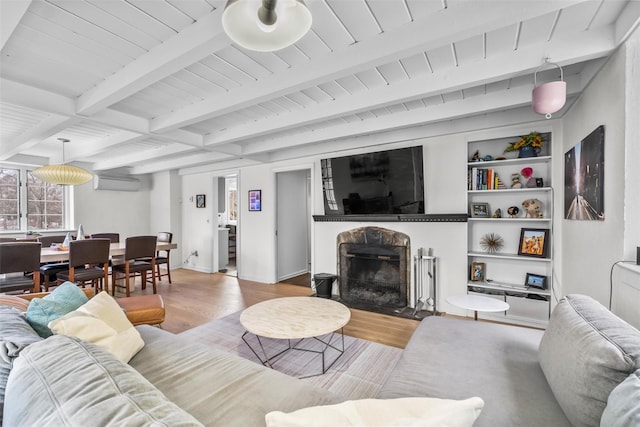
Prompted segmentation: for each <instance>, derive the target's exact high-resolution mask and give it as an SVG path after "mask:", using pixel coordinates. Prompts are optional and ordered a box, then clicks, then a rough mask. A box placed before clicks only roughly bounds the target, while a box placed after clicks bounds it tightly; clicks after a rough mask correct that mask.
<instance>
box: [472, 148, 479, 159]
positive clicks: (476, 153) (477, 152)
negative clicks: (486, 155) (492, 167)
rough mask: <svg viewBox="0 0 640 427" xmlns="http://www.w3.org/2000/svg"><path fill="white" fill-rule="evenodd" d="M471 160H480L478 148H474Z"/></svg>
mask: <svg viewBox="0 0 640 427" xmlns="http://www.w3.org/2000/svg"><path fill="white" fill-rule="evenodd" d="M471 161H472V162H479V161H480V150H476V152H475V153H473V156H472V157H471Z"/></svg>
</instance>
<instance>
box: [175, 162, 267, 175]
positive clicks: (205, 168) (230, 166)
mask: <svg viewBox="0 0 640 427" xmlns="http://www.w3.org/2000/svg"><path fill="white" fill-rule="evenodd" d="M257 163H259V162H255V161H253V160H251V159H245V158H242V159H233V160H227V161H224V162H218V163H209V164H206V165H200V166H193V167H184V168H182V169H179V170H178V174H179V175H193V174H196V173H207V172H223V173H224V172H233V171H234V170H237V169H241V168H243V167H247V166H253V165H256V164H257Z"/></svg>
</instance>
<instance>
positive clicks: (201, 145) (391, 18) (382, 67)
mask: <svg viewBox="0 0 640 427" xmlns="http://www.w3.org/2000/svg"><path fill="white" fill-rule="evenodd" d="M0 4H1V5H2V22H1V24H2V40H1V43H2V44H1V47H2V50H1V54H0V127H1V131H0V163H1V162H4V163H11V162H13V163H23V164H31V165H40V164H46V163H48V162H59V161H61V158H60V157H61V148H60V143H59V142H58V141H57V138H68V139H70V140H71V142H69V143H68V144H67V147H66V160H68V161H75V162H80V163H81V164H83V165H85V166H86V165H87V164H89V167H91V168H93V169H94V170H95V171H98V172H105V173H108V172H109V171H113V170H117V171H123V170H124V171H127V172H128V173H131V174H144V173H152V172H158V171H166V170H171V169H180V170H181V171H183V172H185V173H188V172H189V171H197V170H224V169H228V168H238V167H242V166H245V165H251V164H256V163H262V162H272V161H276V160H282V159H290V158H297V157H300V156H307V155H315V154H324V153H332V154H333V153H334V152H336V151H339V150H341V149H348V148H353V147H357V146H358V145H359V144H362V138H358V137H359V136H362V135H371V134H376V133H381V132H386V131H389V130H393V129H399V128H405V127H412V126H421V127H422V128H421V129H424V132H425V135H428V134H429V132H431V133H437V132H445V131H442V130H439V131H436V130H430V129H435V128H437V129H443V126H446V124H447V123H449V124H451V123H456V121H457V120H460V119H463V118H464V119H466V120H469V118H473V117H476V118H479V119H483V118H484V119H485V120H486V123H487V125H490V123H491V117H492V116H491V115H492V113H496V112H499V113H500V114H503V115H504V114H506V113H508V114H509V117H510V120H512V121H513V122H527V121H533V120H539V119H540V118H541V117H540V116H538V115H535V114H534V113H533V112H532V111H531V107H530V100H531V89H532V87H533V73H534V71H535V70H536V68H538V67H539V66H540V65H541V64H542V63H543V61H544V58H546V57H550V58H551V60H552V61H553V62H557V63H559V64H561V65H562V66H563V67H564V75H565V80H566V81H567V85H568V93H569V102H568V103H567V104H568V105H567V106H566V107H565V109H564V110H562V111H560V112H559V113H557V114H556V115H555V116H556V117H560V116H562V114H563V112H564V111H566V109H567V107H568V106H569V105H570V104H571V101H572V100H574V99H575V98H576V97H577V96H578V95H579V94H580V92H581V91H582V90H583V89H584V87H585V86H586V85H587V84H588V83H589V81H590V80H591V79H592V78H593V76H594V75H595V74H596V73H597V72H598V70H599V69H600V68H601V67H602V65H603V64H604V62H605V61H606V58H607V57H608V56H609V55H611V53H612V52H613V51H614V50H615V49H616V48H617V47H618V46H619V45H620V44H621V43H622V42H623V41H624V39H625V38H626V37H627V36H628V34H629V33H630V32H631V31H633V30H634V29H635V28H636V27H637V25H638V21H639V16H640V7H639V6H640V2H637V1H622V0H598V1H579V0H567V1H565V0H553V1H547V0H531V1H529V0H504V1H503V0H474V1H470V0H307V4H308V6H309V8H310V10H311V13H312V15H313V25H312V29H311V31H310V32H309V33H308V34H307V35H305V36H304V37H303V38H302V39H301V40H300V41H299V42H297V43H296V44H295V45H293V46H290V47H288V48H285V49H283V50H280V51H277V52H271V53H258V52H253V51H248V50H245V49H243V48H241V47H239V46H236V45H234V44H233V43H232V42H231V40H230V39H229V38H228V37H227V36H226V35H225V33H224V32H223V30H222V25H221V21H220V20H221V14H222V11H223V9H224V5H225V1H224V0H153V1H152V0H86V1H80V0H32V1H28V0H14V1H4V0H3V1H2V2H0ZM538 78H539V79H540V80H541V81H549V80H554V79H557V78H558V72H557V70H554V69H553V67H547V68H545V69H544V71H543V72H541V73H539V74H538ZM368 141H369V142H367V144H375V143H383V142H385V139H384V138H378V139H369V140H368Z"/></svg>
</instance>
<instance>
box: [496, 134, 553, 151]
mask: <svg viewBox="0 0 640 427" xmlns="http://www.w3.org/2000/svg"><path fill="white" fill-rule="evenodd" d="M543 145H544V140H543V139H542V136H541V135H540V134H539V133H538V132H531V133H530V134H528V135H525V136H523V137H521V138H520V139H519V140H517V141H515V142H512V143H511V144H509V145H508V146H507V148H505V149H504V152H505V153H508V152H510V151H518V150H519V149H521V148H522V147H527V146H531V147H534V148H541V147H542V146H543Z"/></svg>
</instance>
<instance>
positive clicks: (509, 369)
mask: <svg viewBox="0 0 640 427" xmlns="http://www.w3.org/2000/svg"><path fill="white" fill-rule="evenodd" d="M9 317H10V316H9ZM5 318H7V317H6V316H2V317H1V318H0V323H2V324H1V325H0V326H1V327H2V329H1V330H5V326H7V324H6V320H5ZM137 328H138V331H139V332H140V333H141V335H142V337H143V339H144V342H145V346H144V348H143V349H142V350H141V351H140V352H139V353H138V354H136V355H135V356H134V357H133V359H131V360H130V362H129V364H124V363H121V362H119V361H118V360H116V359H115V358H114V357H113V356H111V355H110V353H108V352H106V351H104V350H102V349H100V348H98V347H96V346H94V345H91V344H88V343H84V342H82V341H79V340H77V339H74V338H70V337H64V336H53V337H50V338H47V339H45V340H33V341H34V342H28V341H29V340H26V341H24V342H23V344H22V346H23V347H25V348H23V349H22V351H21V353H20V355H19V356H17V357H15V358H14V359H13V367H12V369H11V372H10V374H9V380H8V383H7V387H6V395H5V407H4V424H3V425H5V426H12V427H13V426H33V425H82V426H92V425H101V426H102V425H108V424H112V425H127V426H136V425H140V426H146V425H158V426H160V425H167V426H192V425H201V424H204V425H208V426H213V425H220V426H232V425H238V426H253V425H264V423H265V420H264V417H265V414H266V413H268V412H270V411H274V410H278V411H284V412H289V411H293V410H296V409H299V408H303V407H308V406H315V405H324V404H331V403H338V402H341V401H343V400H344V398H341V397H340V396H336V395H333V394H331V393H329V392H327V391H325V390H322V389H319V388H316V387H313V386H311V385H308V384H305V383H303V382H302V381H299V380H297V379H295V378H292V377H288V376H286V375H284V374H281V373H278V372H276V371H273V370H270V369H267V368H265V367H263V366H261V365H259V364H256V363H254V362H251V361H247V360H244V359H241V358H239V357H237V356H234V355H231V354H228V353H226V352H224V351H222V350H216V349H212V348H210V347H205V346H203V345H200V344H198V343H194V342H190V341H188V340H187V339H186V338H184V337H181V336H180V335H173V334H171V333H168V332H165V331H163V330H161V329H158V328H154V327H150V326H139V327H137ZM6 343H7V340H5V341H4V342H3V346H5V347H7V346H6ZM18 347H20V344H19V345H18V346H17V347H16V346H14V347H13V349H14V350H15V349H16V348H18ZM7 348H8V347H7ZM10 353H11V352H10ZM13 353H15V351H14V352H13ZM14 356H15V354H14ZM639 368H640V332H639V331H638V330H636V329H634V328H632V327H631V326H629V325H628V324H626V323H625V322H623V321H622V320H620V319H618V318H617V317H616V316H614V315H613V314H611V313H610V312H609V311H608V310H606V309H605V308H604V307H602V306H601V305H600V304H598V303H597V302H595V301H594V300H592V299H591V298H588V297H584V296H579V295H571V296H568V297H566V298H565V299H563V300H562V302H561V303H560V304H559V305H558V307H557V308H556V309H555V310H554V312H553V315H552V318H551V321H550V323H549V327H548V329H547V331H546V332H543V331H538V330H533V329H527V328H521V327H516V326H507V325H499V324H492V323H487V322H474V321H470V320H462V319H454V318H446V317H430V318H427V319H425V320H423V321H422V322H421V325H420V326H419V327H418V329H417V330H416V332H415V333H414V335H413V337H412V338H411V340H410V342H409V345H408V346H407V348H406V349H405V351H404V352H403V355H402V357H401V359H400V361H399V362H398V364H397V365H396V366H395V367H394V368H392V372H391V374H390V376H389V378H388V380H387V381H386V383H385V384H384V387H383V389H382V390H381V392H380V394H379V396H378V397H379V398H396V397H411V396H427V397H441V398H454V399H464V398H468V397H471V396H479V397H481V398H482V399H484V401H485V407H484V410H483V411H482V413H481V414H480V417H479V418H478V420H477V421H476V424H474V426H564V425H567V426H568V425H575V426H588V425H591V426H597V425H599V423H600V419H601V418H602V420H603V424H602V426H606V427H609V426H615V425H620V426H632V425H638V424H633V420H636V421H638V418H637V417H640V415H639V412H640V409H639V408H638V402H640V392H639V390H640V379H638V376H639V373H640V371H639ZM612 391H613V393H612ZM610 396H611V397H610ZM608 398H609V399H610V400H609V402H608V401H607V399H608ZM634 411H635V412H634ZM603 413H604V415H603ZM633 417H636V418H633ZM616 422H617V423H619V424H616Z"/></svg>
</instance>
